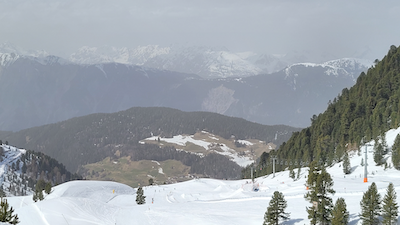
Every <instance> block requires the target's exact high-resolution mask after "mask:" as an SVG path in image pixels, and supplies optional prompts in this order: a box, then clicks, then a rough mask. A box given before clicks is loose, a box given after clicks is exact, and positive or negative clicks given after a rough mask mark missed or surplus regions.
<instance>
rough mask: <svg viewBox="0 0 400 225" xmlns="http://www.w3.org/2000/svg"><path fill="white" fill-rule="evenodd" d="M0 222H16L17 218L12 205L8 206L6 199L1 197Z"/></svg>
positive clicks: (17, 221)
mask: <svg viewBox="0 0 400 225" xmlns="http://www.w3.org/2000/svg"><path fill="white" fill-rule="evenodd" d="M0 222H7V223H10V224H18V223H19V218H18V215H17V214H14V209H13V207H11V208H10V206H9V205H8V202H7V200H6V199H3V198H1V202H0Z"/></svg>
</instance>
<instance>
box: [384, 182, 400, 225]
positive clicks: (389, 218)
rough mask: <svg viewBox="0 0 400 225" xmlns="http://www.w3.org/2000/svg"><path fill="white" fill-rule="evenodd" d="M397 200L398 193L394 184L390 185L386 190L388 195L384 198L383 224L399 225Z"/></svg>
mask: <svg viewBox="0 0 400 225" xmlns="http://www.w3.org/2000/svg"><path fill="white" fill-rule="evenodd" d="M396 198H397V196H396V191H395V190H394V187H393V184H392V183H390V184H389V186H388V188H387V190H386V195H385V197H384V198H383V207H382V218H383V221H382V224H385V225H392V224H397V216H398V210H399V206H398V205H397V202H396Z"/></svg>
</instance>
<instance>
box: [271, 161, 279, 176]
mask: <svg viewBox="0 0 400 225" xmlns="http://www.w3.org/2000/svg"><path fill="white" fill-rule="evenodd" d="M277 159H278V158H277V157H276V156H273V157H271V160H272V171H273V173H274V176H273V177H272V178H274V177H275V161H276V160H277Z"/></svg>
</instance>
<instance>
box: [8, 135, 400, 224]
mask: <svg viewBox="0 0 400 225" xmlns="http://www.w3.org/2000/svg"><path fill="white" fill-rule="evenodd" d="M399 132H400V129H397V130H391V131H389V132H388V133H387V135H386V141H387V144H388V146H391V145H393V142H394V138H395V137H396V135H397V134H398V133H399ZM369 144H374V143H373V142H370V143H369ZM372 148H373V147H372V146H371V147H367V150H368V164H369V166H368V171H369V175H368V183H364V182H363V173H364V167H362V166H361V165H360V163H361V158H363V157H364V154H361V155H358V154H357V152H354V153H353V154H352V155H351V158H350V162H351V166H352V170H353V172H352V173H351V174H350V175H344V174H343V170H342V167H341V163H339V164H336V165H334V166H332V167H330V168H328V169H327V170H328V172H329V173H330V174H331V176H332V177H333V180H334V186H333V188H334V189H335V190H336V194H335V195H334V196H332V197H333V200H334V202H335V201H336V199H337V198H339V197H343V198H345V200H346V204H347V209H348V211H349V212H350V223H349V224H351V225H354V224H361V221H360V219H359V216H358V215H359V213H360V211H361V210H360V201H361V199H362V195H363V193H364V192H365V191H366V190H367V189H368V186H369V185H371V183H372V182H375V183H376V185H377V187H378V191H379V193H380V194H381V197H382V198H383V196H384V195H385V193H386V188H387V186H388V184H389V182H392V183H393V184H394V186H395V190H396V192H397V193H398V195H397V196H398V199H397V201H398V202H399V201H400V199H399V196H400V171H397V170H395V169H393V168H388V169H387V170H384V168H383V167H378V166H375V163H374V162H373V152H372ZM362 149H363V150H364V149H365V147H363V148H362ZM386 158H387V159H389V161H388V162H390V163H391V161H390V155H388V156H386ZM295 171H296V172H297V170H295ZM307 173H308V169H307V168H302V170H301V175H300V179H299V180H296V181H293V180H292V179H291V178H289V171H284V172H280V173H276V176H275V177H273V176H272V175H269V176H266V177H260V178H257V179H256V180H255V181H256V184H257V185H258V186H259V191H258V192H254V191H252V189H253V184H252V183H251V180H235V181H226V180H215V179H195V180H190V181H187V182H182V183H176V184H170V185H161V186H148V187H144V194H145V196H146V204H144V205H137V204H136V202H135V199H136V195H135V193H136V189H133V188H131V187H129V186H126V185H124V184H120V183H115V182H105V181H72V182H68V183H64V184H61V185H59V186H56V187H54V188H53V190H52V192H51V194H50V195H48V196H46V197H45V200H43V201H41V202H37V203H34V202H33V201H32V196H25V197H10V198H8V201H9V203H10V204H11V205H12V206H13V207H14V208H16V213H18V216H19V217H20V220H21V223H20V224H21V225H25V224H26V225H27V224H30V225H38V224H51V225H52V224H57V225H63V224H65V225H83V224H85V225H86V224H89V225H91V224H93V225H95V224H96V225H100V224H104V225H106V224H107V225H115V224H118V225H122V224H143V225H146V224H149V225H157V224H163V225H165V224H174V225H175V224H177V225H179V224H182V225H183V224H185V225H186V224H191V225H197V224H238V225H239V224H240V225H242V224H249V225H251V224H254V225H255V224H257V225H260V224H262V222H263V217H264V213H265V211H266V209H267V207H268V203H269V201H270V200H271V195H272V194H273V192H274V191H277V190H278V191H281V192H283V194H284V196H285V199H286V200H287V203H288V207H287V209H286V211H287V212H290V213H291V214H290V220H289V221H287V222H286V223H285V224H308V223H309V220H308V219H307V213H306V207H307V206H310V203H308V202H307V201H306V200H305V199H304V194H305V193H306V192H307V190H306V187H305V180H306V179H305V176H306V175H307Z"/></svg>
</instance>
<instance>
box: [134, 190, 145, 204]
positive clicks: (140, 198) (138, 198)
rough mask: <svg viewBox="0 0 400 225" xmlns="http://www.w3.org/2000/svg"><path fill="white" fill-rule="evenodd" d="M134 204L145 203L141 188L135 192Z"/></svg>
mask: <svg viewBox="0 0 400 225" xmlns="http://www.w3.org/2000/svg"><path fill="white" fill-rule="evenodd" d="M136 203H137V204H138V205H142V204H145V203H146V196H144V193H143V188H142V187H139V188H138V189H137V191H136Z"/></svg>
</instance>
